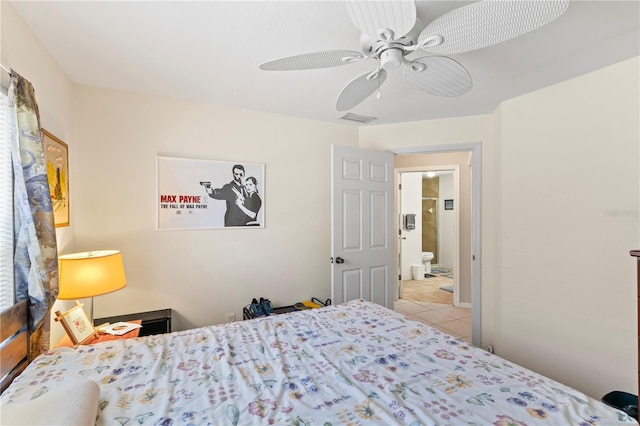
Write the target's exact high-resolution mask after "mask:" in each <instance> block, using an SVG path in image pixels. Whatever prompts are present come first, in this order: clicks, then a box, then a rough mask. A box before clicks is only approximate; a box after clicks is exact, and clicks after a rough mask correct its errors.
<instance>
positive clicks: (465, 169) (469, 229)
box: [392, 142, 482, 345]
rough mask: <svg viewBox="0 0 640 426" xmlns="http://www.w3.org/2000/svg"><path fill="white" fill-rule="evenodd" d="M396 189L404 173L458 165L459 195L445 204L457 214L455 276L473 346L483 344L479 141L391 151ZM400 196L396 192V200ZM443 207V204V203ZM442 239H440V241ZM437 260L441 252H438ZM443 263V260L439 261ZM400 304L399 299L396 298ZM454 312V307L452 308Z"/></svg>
mask: <svg viewBox="0 0 640 426" xmlns="http://www.w3.org/2000/svg"><path fill="white" fill-rule="evenodd" d="M392 152H393V153H394V154H395V157H394V169H395V179H396V189H397V190H398V191H400V187H399V184H400V173H401V172H404V171H426V170H428V169H430V168H435V169H437V168H438V167H435V166H439V165H449V164H457V165H458V166H459V168H460V181H459V184H458V186H459V191H460V192H459V195H458V196H456V197H452V198H451V199H448V198H447V200H452V201H447V204H448V207H450V208H453V211H454V212H457V213H456V214H458V215H459V218H458V224H459V230H458V234H457V235H456V237H455V240H456V241H457V242H458V244H459V246H458V248H457V249H456V250H455V253H456V257H457V258H458V266H457V267H456V269H455V271H454V272H455V274H454V276H456V277H457V278H458V280H459V283H458V284H459V287H460V288H459V292H458V294H459V296H460V297H461V301H460V307H461V308H470V310H471V319H472V324H471V327H472V343H473V344H475V345H480V344H481V342H482V332H481V330H482V304H481V289H482V238H481V232H480V229H481V223H482V215H481V200H482V191H481V188H482V181H481V177H482V144H481V143H480V142H469V143H458V144H445V145H429V146H420V147H413V148H400V149H396V150H393V151H392ZM399 198H400V194H399V192H398V193H396V200H399ZM443 204H444V203H443ZM400 211H401V210H400V204H399V202H396V210H395V215H396V218H398V219H397V222H396V224H397V225H396V226H397V231H396V235H398V244H397V247H398V283H397V284H398V285H397V289H398V293H397V296H398V297H400V295H401V294H402V289H401V287H402V280H401V277H402V269H400V259H401V257H402V244H403V240H402V238H403V237H402V222H401V216H402V215H401V213H400ZM439 239H440V240H441V241H443V240H444V239H443V238H442V236H441V237H440V238H439ZM439 251H440V253H439V255H440V257H441V256H442V250H439ZM439 261H440V262H442V259H441V258H440V259H439ZM398 301H400V299H398ZM451 309H457V308H451Z"/></svg>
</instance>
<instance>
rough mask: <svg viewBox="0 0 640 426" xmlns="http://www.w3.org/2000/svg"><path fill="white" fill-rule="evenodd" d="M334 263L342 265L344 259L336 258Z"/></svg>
mask: <svg viewBox="0 0 640 426" xmlns="http://www.w3.org/2000/svg"><path fill="white" fill-rule="evenodd" d="M336 263H344V259H343V258H341V257H336Z"/></svg>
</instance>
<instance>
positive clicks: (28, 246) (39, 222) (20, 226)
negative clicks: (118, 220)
mask: <svg viewBox="0 0 640 426" xmlns="http://www.w3.org/2000/svg"><path fill="white" fill-rule="evenodd" d="M9 107H10V108H11V109H12V114H11V116H12V117H11V119H12V121H13V122H12V123H10V125H12V132H11V133H12V139H13V141H12V146H11V156H12V159H13V172H14V182H13V186H14V223H15V225H14V243H15V255H14V268H15V285H16V300H18V301H20V300H23V299H28V300H29V313H30V324H29V326H30V331H31V348H30V357H31V359H33V358H35V357H36V356H38V355H39V354H41V353H42V352H45V351H46V350H48V349H49V335H50V312H51V306H53V303H54V302H55V300H56V297H57V296H58V250H57V247H56V228H55V224H54V220H53V209H52V204H51V195H50V193H49V182H48V180H47V169H46V165H45V158H44V142H43V138H42V129H41V128H40V114H39V112H38V104H37V103H36V98H35V91H34V90H33V86H32V85H31V83H30V82H29V81H27V80H25V79H24V78H22V77H21V76H20V75H19V74H18V73H16V72H15V71H13V70H11V84H10V86H9Z"/></svg>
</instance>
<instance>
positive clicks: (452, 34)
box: [418, 0, 569, 55]
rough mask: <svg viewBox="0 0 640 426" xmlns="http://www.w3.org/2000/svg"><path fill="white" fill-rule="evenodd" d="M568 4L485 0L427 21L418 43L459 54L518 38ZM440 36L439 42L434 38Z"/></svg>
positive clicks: (544, 0)
mask: <svg viewBox="0 0 640 426" xmlns="http://www.w3.org/2000/svg"><path fill="white" fill-rule="evenodd" d="M567 7H569V1H568V0H518V1H513V0H510V1H505V0H486V1H480V2H477V3H472V4H469V5H467V6H463V7H460V8H458V9H455V10H452V11H451V12H449V13H447V14H445V15H442V16H441V17H439V18H437V19H436V20H434V21H433V22H432V23H431V24H429V25H428V26H427V27H426V28H425V29H424V30H423V31H422V33H421V34H420V36H419V37H418V45H420V43H426V44H425V45H424V46H422V48H423V49H424V50H426V51H429V52H434V53H442V54H449V55H451V54H455V53H463V52H468V51H471V50H476V49H481V48H483V47H487V46H491V45H494V44H498V43H501V42H503V41H507V40H510V39H512V38H514V37H518V36H520V35H522V34H525V33H527V32H529V31H532V30H535V29H536V28H539V27H541V26H543V25H546V24H548V23H549V22H551V21H553V20H554V19H556V18H558V17H559V16H560V15H562V14H563V13H564V12H565V11H566V10H567ZM440 38H443V39H444V40H443V41H442V43H441V44H438V41H437V40H438V39H440Z"/></svg>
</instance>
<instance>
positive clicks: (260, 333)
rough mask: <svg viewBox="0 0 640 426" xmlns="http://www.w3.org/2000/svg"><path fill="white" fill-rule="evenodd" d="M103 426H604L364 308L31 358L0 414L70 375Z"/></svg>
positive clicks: (441, 341) (517, 374) (574, 402)
mask: <svg viewBox="0 0 640 426" xmlns="http://www.w3.org/2000/svg"><path fill="white" fill-rule="evenodd" d="M78 376H81V377H85V378H90V379H91V380H94V381H95V382H97V383H98V384H99V385H100V387H101V393H100V401H99V409H98V418H97V421H96V424H99V425H167V426H168V425H208V424H210V425H250V424H275V425H343V424H350V425H365V424H380V425H396V424H397V425H404V424H406V425H433V424H438V425H448V424H450V425H461V424H476V425H532V424H554V425H569V424H571V425H590V426H593V425H612V424H618V423H627V422H628V423H635V421H634V420H633V419H631V418H630V417H628V416H627V415H626V414H624V413H623V412H621V411H617V410H614V409H612V408H610V407H607V406H605V405H604V404H602V403H601V402H600V401H597V400H595V399H592V398H590V397H588V396H586V395H584V394H583V393H581V392H578V391H576V390H574V389H571V388H569V387H566V386H564V385H562V384H560V383H557V382H555V381H553V380H550V379H547V378H545V377H543V376H541V375H539V374H536V373H534V372H532V371H529V370H527V369H524V368H522V367H519V366H518V365H514V364H512V363H509V362H507V361H506V360H504V359H502V358H500V357H498V356H495V355H491V354H489V353H488V352H486V351H484V350H482V349H479V348H475V347H473V346H471V345H469V344H467V343H466V342H464V341H462V340H458V339H456V338H453V337H451V336H449V335H446V334H444V333H442V332H440V331H438V330H436V329H434V328H431V327H429V326H427V325H424V324H421V323H418V322H414V321H411V320H408V319H407V318H406V317H405V316H403V315H401V314H398V313H395V312H393V311H391V310H388V309H385V308H383V307H380V306H378V305H375V304H373V303H369V302H365V301H361V300H356V301H352V302H349V303H346V304H343V305H337V306H328V307H326V308H321V309H313V310H307V311H300V312H295V313H291V314H284V315H277V316H271V317H263V318H258V319H254V320H250V321H242V322H235V323H230V324H223V325H219V326H211V327H204V328H199V329H194V330H187V331H182V332H177V333H170V334H165V335H156V336H147V337H141V338H137V339H126V340H114V341H109V342H103V343H98V344H95V345H92V346H81V347H79V348H77V349H71V348H61V349H56V350H52V351H50V352H48V353H45V354H43V355H41V356H40V357H38V358H37V359H36V360H34V362H32V363H31V365H29V367H28V368H27V369H26V370H25V372H24V373H23V374H22V375H21V377H20V378H19V379H17V380H16V381H14V383H13V384H12V385H11V387H10V388H9V389H8V390H7V391H5V393H4V394H3V395H2V404H3V405H4V404H10V403H12V402H14V401H21V400H26V399H31V398H34V397H37V396H39V395H42V394H44V393H46V392H50V391H53V390H55V388H56V386H59V384H61V383H64V382H65V381H68V380H72V378H73V377H78Z"/></svg>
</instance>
